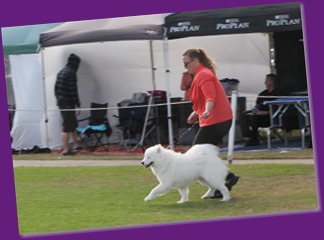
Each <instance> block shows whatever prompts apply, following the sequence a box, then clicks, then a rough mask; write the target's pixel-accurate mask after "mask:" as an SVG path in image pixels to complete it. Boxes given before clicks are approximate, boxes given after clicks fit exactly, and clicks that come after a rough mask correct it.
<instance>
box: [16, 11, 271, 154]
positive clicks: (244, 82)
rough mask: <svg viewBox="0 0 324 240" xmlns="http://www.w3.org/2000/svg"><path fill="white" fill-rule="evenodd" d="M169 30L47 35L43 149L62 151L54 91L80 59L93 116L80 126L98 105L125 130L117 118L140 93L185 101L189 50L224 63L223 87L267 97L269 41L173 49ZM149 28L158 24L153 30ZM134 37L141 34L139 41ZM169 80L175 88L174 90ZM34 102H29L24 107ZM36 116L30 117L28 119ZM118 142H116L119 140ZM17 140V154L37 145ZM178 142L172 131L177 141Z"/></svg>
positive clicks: (75, 29)
mask: <svg viewBox="0 0 324 240" xmlns="http://www.w3.org/2000/svg"><path fill="white" fill-rule="evenodd" d="M163 22H164V15H163V14H161V15H147V16H136V17H127V18H116V19H99V20H90V21H79V22H69V23H64V24H62V25H60V26H58V27H56V28H53V29H51V30H50V31H47V32H44V33H42V34H41V40H40V44H41V47H42V52H41V53H42V62H43V73H42V74H43V81H44V99H39V100H38V101H37V103H39V104H42V105H41V106H36V105H33V107H30V108H29V107H28V108H29V109H36V108H37V109H38V108H40V109H38V111H40V112H41V114H42V119H41V121H40V123H39V124H40V132H41V134H40V139H39V140H40V142H41V144H40V145H39V146H43V147H46V146H48V147H50V148H51V149H55V148H60V147H61V137H60V132H61V130H60V129H61V124H60V114H59V111H58V109H57V107H56V101H55V97H54V83H55V80H56V74H57V72H58V71H59V70H60V69H61V68H62V67H63V66H64V65H65V63H66V59H67V57H68V55H69V54H70V53H72V52H73V53H76V54H77V55H79V56H80V57H81V59H82V62H81V66H80V68H79V71H78V73H77V74H78V86H79V94H80V99H81V108H83V109H85V110H84V111H82V115H81V116H80V118H83V117H85V116H87V115H88V108H89V106H90V103H91V102H94V101H96V102H108V103H109V107H110V108H109V111H108V118H109V120H110V123H111V125H112V126H113V127H114V126H115V125H117V124H118V119H116V118H114V117H113V115H114V114H116V115H118V112H117V103H119V102H120V101H122V100H124V99H129V98H131V97H132V95H133V93H137V92H147V91H149V90H152V89H154V88H155V89H157V90H165V91H168V92H169V93H170V95H169V97H182V96H183V92H182V91H181V90H180V81H181V76H182V72H183V71H184V68H183V64H182V61H181V56H182V53H183V52H184V51H185V50H186V49H187V48H191V47H195V48H197V47H200V48H204V49H205V50H206V52H207V53H208V54H209V55H210V56H211V57H212V58H213V59H214V60H215V61H216V63H217V66H218V72H217V75H218V77H219V78H220V79H222V78H237V79H239V80H240V86H239V90H240V93H243V92H244V95H245V94H254V95H255V94H256V93H258V92H259V91H260V90H262V89H263V87H264V86H263V81H262V79H263V78H264V76H265V74H267V73H268V72H269V71H270V64H269V61H270V57H269V38H268V34H263V33H249V34H236V35H226V36H221V35H218V36H204V37H191V38H183V39H177V40H172V41H167V44H166V41H163V35H162V32H159V31H160V30H162V24H163ZM142 23H150V27H149V29H148V28H147V26H148V25H144V24H142ZM127 31H128V32H127ZM129 31H135V33H134V35H132V34H130V32H129ZM96 36H97V38H96ZM148 36H150V37H149V38H148ZM82 39H83V40H82ZM105 39H106V40H105ZM143 40H145V41H143ZM166 48H167V49H166ZM152 60H153V61H152ZM168 79H170V80H171V81H170V83H169V85H168ZM31 84H32V85H34V87H35V88H42V87H41V86H40V85H38V84H36V85H35V84H34V83H31ZM18 97H19V96H18ZM31 97H33V96H24V97H23V98H22V101H26V100H27V99H30V98H31ZM29 101H30V100H27V102H29ZM42 106H43V107H42ZM168 106H170V105H169V104H168ZM17 108H19V106H17ZM17 110H19V109H17ZM34 113H35V111H28V114H27V113H26V116H25V117H27V115H28V116H31V115H32V114H34ZM169 117H170V113H169ZM16 120H17V122H18V123H19V124H20V126H21V127H27V126H24V118H20V119H16ZM169 122H171V119H170V118H169ZM171 126H172V122H171ZM171 128H172V127H171ZM169 131H170V125H169ZM117 137H118V136H116V135H114V134H113V135H112V136H111V140H114V138H117ZM13 138H15V139H16V141H15V143H16V144H15V145H13V147H14V148H16V149H20V148H21V147H27V146H28V144H29V142H28V140H26V139H27V138H25V137H21V136H20V135H19V134H17V135H15V136H13ZM171 140H172V129H171V131H170V133H169V141H171ZM33 146H34V144H33V145H30V146H29V147H33Z"/></svg>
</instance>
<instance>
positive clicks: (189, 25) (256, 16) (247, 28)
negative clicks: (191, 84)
mask: <svg viewBox="0 0 324 240" xmlns="http://www.w3.org/2000/svg"><path fill="white" fill-rule="evenodd" d="M165 26H166V27H167V29H168V30H167V35H168V38H169V39H174V38H183V37H189V36H205V35H217V34H234V33H251V32H275V31H288V30H299V29H301V27H302V22H301V12H300V4H299V3H283V4H272V5H260V6H251V7H239V8H226V9H214V10H201V11H192V12H180V13H174V14H170V15H169V16H167V17H166V18H165Z"/></svg>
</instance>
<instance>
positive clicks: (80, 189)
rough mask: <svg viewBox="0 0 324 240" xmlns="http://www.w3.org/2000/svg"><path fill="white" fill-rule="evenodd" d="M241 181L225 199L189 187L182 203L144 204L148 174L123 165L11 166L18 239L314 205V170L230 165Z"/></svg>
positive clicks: (171, 198) (174, 195)
mask: <svg viewBox="0 0 324 240" xmlns="http://www.w3.org/2000/svg"><path fill="white" fill-rule="evenodd" d="M231 169H232V170H233V171H234V172H235V173H237V174H239V175H240V177H241V179H240V181H239V182H238V184H237V185H236V186H235V187H234V189H233V190H232V192H231V193H232V199H231V200H230V201H229V202H225V203H223V202H219V200H218V199H208V200H202V199H200V196H202V195H203V194H204V193H205V191H206V188H205V187H203V186H201V185H199V184H198V183H193V184H192V185H191V186H190V201H189V202H187V203H185V204H176V201H178V200H179V199H180V195H179V193H178V192H177V191H176V190H172V191H171V192H170V193H168V194H167V195H165V196H161V197H157V198H156V199H155V200H154V201H152V202H144V200H143V199H144V197H145V196H146V195H147V194H148V193H149V192H150V190H151V189H152V188H153V187H154V186H155V185H156V184H157V180H156V179H155V177H154V176H153V174H152V173H151V171H150V170H148V169H144V168H143V167H141V166H123V167H65V168H61V167H51V168H46V167H18V168H15V169H14V173H15V183H16V194H17V207H18V220H19V229H20V233H21V234H34V233H45V232H61V231H69V230H86V229H97V228H109V227H115V226H135V225H142V224H152V223H170V222H171V223H173V222H179V221H191V220H206V219H223V218H228V217H237V216H251V215H256V216H258V215H261V214H271V213H289V212H295V211H304V210H306V211H308V210H314V209H317V208H318V200H317V192H316V178H315V170H314V165H303V164H253V165H232V166H231Z"/></svg>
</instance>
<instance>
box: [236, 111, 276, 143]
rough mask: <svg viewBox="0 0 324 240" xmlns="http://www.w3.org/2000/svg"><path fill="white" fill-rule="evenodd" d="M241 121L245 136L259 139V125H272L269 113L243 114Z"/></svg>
mask: <svg viewBox="0 0 324 240" xmlns="http://www.w3.org/2000/svg"><path fill="white" fill-rule="evenodd" d="M239 123H240V127H241V132H242V135H243V137H249V138H252V139H257V138H258V129H259V127H269V126H270V117H269V115H249V114H242V115H241V116H240V120H239Z"/></svg>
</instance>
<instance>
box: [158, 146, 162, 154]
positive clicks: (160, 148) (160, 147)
mask: <svg viewBox="0 0 324 240" xmlns="http://www.w3.org/2000/svg"><path fill="white" fill-rule="evenodd" d="M161 150H162V145H161V144H159V145H158V149H157V153H160V152H161Z"/></svg>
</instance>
